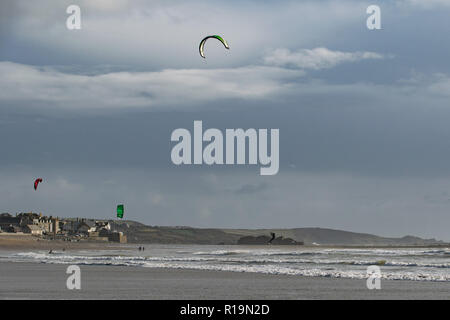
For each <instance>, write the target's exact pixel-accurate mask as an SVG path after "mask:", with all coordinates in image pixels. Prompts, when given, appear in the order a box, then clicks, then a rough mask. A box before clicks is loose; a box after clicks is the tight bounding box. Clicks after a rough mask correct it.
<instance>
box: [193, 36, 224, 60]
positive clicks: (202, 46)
mask: <svg viewBox="0 0 450 320" xmlns="http://www.w3.org/2000/svg"><path fill="white" fill-rule="evenodd" d="M210 38H214V39H217V40H219V41H220V42H222V44H223V46H224V47H225V48H226V49H230V47H229V46H228V43H227V41H226V40H225V39H223V38H222V37H221V36H217V35H213V36H207V37H205V38H203V40H202V41H200V45H199V46H198V51H199V52H200V55H201V56H202V58H205V51H204V47H205V43H206V40H208V39H210Z"/></svg>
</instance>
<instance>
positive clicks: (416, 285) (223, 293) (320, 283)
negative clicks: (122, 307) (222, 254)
mask: <svg viewBox="0 0 450 320" xmlns="http://www.w3.org/2000/svg"><path fill="white" fill-rule="evenodd" d="M66 268H67V265H63V264H43V263H19V262H17V263H13V262H0V299H164V300H166V299H449V298H450V283H448V282H446V283H444V282H420V281H403V280H399V281H393V280H382V282H381V290H368V289H367V287H366V281H365V280H355V279H335V278H321V277H299V276H289V275H266V274H257V273H236V272H222V271H201V270H186V269H160V268H142V267H120V266H104V265H103V266H93V265H80V268H81V290H68V289H67V288H66V280H67V277H68V276H69V275H67V274H66Z"/></svg>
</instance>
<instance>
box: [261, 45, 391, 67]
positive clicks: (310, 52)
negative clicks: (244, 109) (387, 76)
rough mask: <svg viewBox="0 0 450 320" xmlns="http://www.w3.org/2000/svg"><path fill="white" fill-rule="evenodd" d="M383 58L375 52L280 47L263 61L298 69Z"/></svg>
mask: <svg viewBox="0 0 450 320" xmlns="http://www.w3.org/2000/svg"><path fill="white" fill-rule="evenodd" d="M383 58H384V56H383V55H381V54H379V53H375V52H342V51H332V50H329V49H327V48H315V49H301V50H297V51H294V52H292V51H290V50H289V49H284V48H281V49H276V50H274V51H272V52H270V53H269V54H268V55H266V56H265V57H264V62H265V63H266V64H268V65H272V66H278V67H284V66H291V67H296V68H300V69H314V70H319V69H327V68H332V67H334V66H336V65H338V64H341V63H346V62H357V61H361V60H367V59H383Z"/></svg>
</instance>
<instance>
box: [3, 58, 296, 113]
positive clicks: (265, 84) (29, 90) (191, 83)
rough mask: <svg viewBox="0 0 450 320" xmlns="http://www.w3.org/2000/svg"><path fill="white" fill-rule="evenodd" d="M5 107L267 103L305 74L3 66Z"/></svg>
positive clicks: (258, 70)
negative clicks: (72, 70)
mask: <svg viewBox="0 0 450 320" xmlns="http://www.w3.org/2000/svg"><path fill="white" fill-rule="evenodd" d="M0 73H1V74H2V75H3V76H2V77H1V78H0V87H1V88H2V90H1V92H0V103H1V102H3V103H5V105H7V104H8V103H11V102H17V103H22V104H24V105H29V106H36V105H37V106H46V107H55V106H56V107H58V108H63V109H64V108H69V109H70V108H72V109H73V108H75V109H81V110H82V109H86V108H87V109H99V108H100V109H101V108H121V109H123V108H128V107H150V108H160V107H168V106H169V107H170V106H175V105H176V106H177V108H180V107H181V108H183V107H185V106H186V105H192V104H196V103H204V102H209V101H214V100H221V99H244V100H248V99H262V98H267V97H270V96H272V95H275V94H277V93H281V92H283V91H284V90H285V89H286V88H288V87H289V86H290V85H289V82H290V81H293V80H295V79H296V78H299V77H301V76H302V75H303V73H302V72H301V71H295V70H287V69H282V68H276V67H264V66H249V67H242V68H231V69H166V70H162V71H157V72H133V73H131V72H116V73H107V74H100V75H93V76H87V75H78V74H66V73H62V72H59V71H56V70H54V69H51V68H39V67H34V66H28V65H22V64H17V63H11V62H0Z"/></svg>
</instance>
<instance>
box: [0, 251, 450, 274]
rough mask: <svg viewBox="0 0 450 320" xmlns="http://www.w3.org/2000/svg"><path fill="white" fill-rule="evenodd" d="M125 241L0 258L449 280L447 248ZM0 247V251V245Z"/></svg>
mask: <svg viewBox="0 0 450 320" xmlns="http://www.w3.org/2000/svg"><path fill="white" fill-rule="evenodd" d="M138 247H139V246H138V245H129V244H128V245H124V246H123V248H119V249H114V250H113V249H108V250H70V251H69V250H67V251H62V250H58V251H52V253H49V252H48V251H46V250H45V251H43V250H41V251H39V250H38V251H23V252H17V251H16V252H13V251H0V262H2V261H7V262H33V263H35V262H38V263H46V264H67V265H101V266H129V267H142V268H175V269H196V270H214V271H233V272H256V273H264V274H279V275H283V274H285V275H297V276H305V277H332V278H352V279H365V278H367V277H368V266H373V265H375V266H378V267H379V268H380V272H381V279H391V280H414V281H443V282H450V248H387V249H386V248H323V247H319V246H318V247H306V246H305V247H300V246H238V245H234V246H226V245H221V246H212V245H155V244H151V245H150V244H147V245H144V248H145V249H144V250H138ZM0 250H1V249H0Z"/></svg>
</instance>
